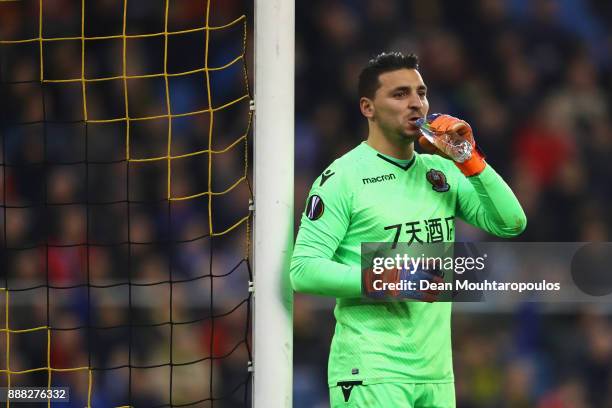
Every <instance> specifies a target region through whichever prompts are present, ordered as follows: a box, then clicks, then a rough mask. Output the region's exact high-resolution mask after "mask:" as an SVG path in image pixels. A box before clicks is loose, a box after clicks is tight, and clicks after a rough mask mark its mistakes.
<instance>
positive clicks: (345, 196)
mask: <svg viewBox="0 0 612 408" xmlns="http://www.w3.org/2000/svg"><path fill="white" fill-rule="evenodd" d="M341 176H342V175H341V174H338V175H332V176H330V177H329V179H327V180H326V181H324V184H323V186H321V183H320V179H317V180H316V181H315V183H314V185H313V188H312V189H311V191H310V193H309V196H308V201H307V206H306V207H307V208H306V211H305V212H304V213H303V214H302V221H301V225H300V230H299V232H298V236H297V240H296V243H295V247H294V250H293V257H292V259H291V285H292V286H293V289H294V290H295V291H297V292H304V293H310V294H314V295H325V296H334V297H360V296H361V270H360V268H359V266H348V265H344V264H341V263H339V262H336V261H333V260H332V258H333V256H334V254H335V253H336V249H337V248H338V245H340V242H342V239H343V238H344V236H345V234H346V231H347V229H348V226H349V221H350V214H351V193H350V191H349V189H348V186H347V185H346V182H344V181H343V180H342V177H341ZM313 196H318V197H320V199H321V202H320V206H322V207H319V208H317V207H316V206H315V205H314V204H316V203H313V201H316V199H313ZM321 211H322V213H321Z"/></svg>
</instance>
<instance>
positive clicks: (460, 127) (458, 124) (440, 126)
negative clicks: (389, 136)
mask: <svg viewBox="0 0 612 408" xmlns="http://www.w3.org/2000/svg"><path fill="white" fill-rule="evenodd" d="M429 126H430V128H431V130H432V131H433V132H435V133H438V134H447V135H449V136H450V137H451V138H458V139H461V140H467V141H468V142H469V143H470V144H471V145H472V156H471V157H470V158H469V159H468V160H466V161H465V162H463V163H457V162H455V165H456V166H457V167H458V168H459V170H461V172H462V173H463V174H465V175H466V176H468V177H469V176H475V175H478V174H480V173H481V172H482V171H483V170H484V168H485V167H486V165H487V164H486V162H485V161H484V155H483V154H482V153H481V152H480V150H479V149H478V148H477V147H476V142H475V141H474V135H473V134H472V127H471V126H470V125H469V123H467V122H466V121H464V120H461V119H459V118H456V117H454V116H451V115H444V114H441V115H438V117H436V118H435V119H434V120H433V121H432V122H431V123H430V124H429ZM419 145H420V146H421V147H422V148H423V150H425V151H426V152H428V153H432V154H437V155H440V156H442V157H444V158H446V159H449V160H452V159H451V158H450V157H449V156H448V155H446V154H445V153H444V152H442V151H440V149H438V148H437V147H436V146H435V145H434V144H432V143H431V142H430V141H429V140H427V138H425V137H424V136H421V137H420V138H419Z"/></svg>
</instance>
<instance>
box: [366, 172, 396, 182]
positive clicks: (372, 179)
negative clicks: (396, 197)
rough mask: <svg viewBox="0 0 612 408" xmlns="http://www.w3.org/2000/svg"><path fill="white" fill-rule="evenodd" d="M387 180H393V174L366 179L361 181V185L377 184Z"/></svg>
mask: <svg viewBox="0 0 612 408" xmlns="http://www.w3.org/2000/svg"><path fill="white" fill-rule="evenodd" d="M387 180H395V174H393V173H391V174H383V175H382V176H378V177H366V178H363V179H361V181H363V184H372V183H379V182H381V181H387Z"/></svg>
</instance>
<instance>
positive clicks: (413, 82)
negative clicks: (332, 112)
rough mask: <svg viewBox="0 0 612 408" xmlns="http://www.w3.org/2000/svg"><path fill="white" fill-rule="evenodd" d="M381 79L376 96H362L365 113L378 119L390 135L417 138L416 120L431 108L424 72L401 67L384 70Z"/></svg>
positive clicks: (387, 134)
mask: <svg viewBox="0 0 612 408" xmlns="http://www.w3.org/2000/svg"><path fill="white" fill-rule="evenodd" d="M378 81H379V83H380V87H379V88H378V89H377V90H376V93H375V94H374V99H372V100H369V99H368V98H362V101H361V106H362V112H363V114H364V115H365V116H366V117H368V118H370V119H372V120H373V121H374V122H376V124H377V125H378V126H379V127H380V128H381V130H382V131H383V133H384V134H385V135H386V136H387V137H391V138H394V139H399V140H410V141H414V140H416V139H417V138H418V137H419V136H420V132H419V128H418V127H417V125H416V120H417V119H419V118H422V117H424V116H426V115H427V112H428V111H429V102H428V101H427V87H426V86H425V83H424V82H423V78H422V77H421V74H419V72H418V71H417V70H415V69H398V70H396V71H390V72H385V73H384V74H381V75H380V76H379V77H378ZM364 100H365V101H364ZM364 102H365V106H364ZM368 103H369V104H370V109H367V105H368Z"/></svg>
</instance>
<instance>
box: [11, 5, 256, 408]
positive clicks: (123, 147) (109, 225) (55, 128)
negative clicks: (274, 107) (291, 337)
mask: <svg viewBox="0 0 612 408" xmlns="http://www.w3.org/2000/svg"><path fill="white" fill-rule="evenodd" d="M215 11H217V13H215ZM236 11H240V12H241V13H238V14H237V13H236ZM245 11H247V10H245V6H244V5H243V4H242V3H240V2H237V1H221V0H218V1H213V0H208V1H202V0H199V1H191V0H164V1H156V0H147V1H144V0H140V1H136V0H121V1H115V0H109V1H105V2H94V1H91V0H82V1H61V0H55V1H50V0H45V1H42V0H37V1H26V0H22V1H10V2H8V1H2V2H0V86H1V89H2V92H1V94H2V98H1V99H2V101H1V102H0V103H1V104H2V106H0V132H1V134H2V146H1V148H2V162H1V164H0V171H2V175H1V177H0V182H1V183H2V186H1V189H0V190H1V194H2V199H1V200H0V202H1V203H2V205H1V212H2V214H0V221H1V223H2V224H1V228H2V233H1V239H2V248H1V249H0V251H1V252H0V267H1V268H2V282H3V286H4V287H3V288H2V289H1V292H0V294H1V295H3V296H4V299H3V302H2V303H1V304H2V305H3V306H4V309H5V310H4V311H3V313H2V314H1V315H2V316H3V317H4V320H5V321H4V324H2V325H0V327H2V329H0V335H1V336H2V338H1V339H0V341H1V342H2V343H3V344H1V346H3V349H4V350H5V352H4V353H0V354H2V355H3V356H4V358H2V360H4V361H2V360H0V364H1V366H0V374H1V375H2V378H1V379H0V381H2V383H0V386H4V387H24V386H37V387H50V386H53V387H55V386H68V387H70V390H71V399H72V400H73V403H74V404H75V405H80V406H88V407H89V406H236V405H238V404H244V405H247V404H248V400H249V382H250V374H249V370H248V364H249V361H250V360H251V355H250V354H251V351H250V305H251V303H250V301H251V295H250V292H249V289H248V284H247V282H249V281H250V280H251V269H250V263H249V248H250V243H249V236H250V230H249V228H250V217H251V214H250V210H249V202H250V199H251V198H252V191H251V188H250V185H249V180H248V157H249V152H248V142H249V137H248V135H249V132H250V127H251V119H252V113H251V109H250V101H251V95H250V90H249V82H248V77H247V67H246V60H247V38H248V36H247V17H246V14H244V13H245ZM48 404H49V405H50V404H51V402H49V403H48ZM7 406H8V403H7Z"/></svg>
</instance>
